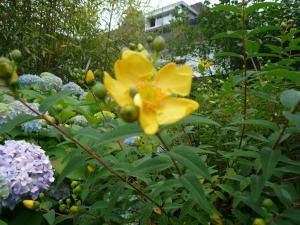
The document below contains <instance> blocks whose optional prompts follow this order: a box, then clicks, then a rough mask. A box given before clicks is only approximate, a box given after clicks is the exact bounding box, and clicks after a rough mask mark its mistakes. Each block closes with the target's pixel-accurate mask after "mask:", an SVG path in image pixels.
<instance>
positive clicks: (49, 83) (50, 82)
mask: <svg viewBox="0 0 300 225" xmlns="http://www.w3.org/2000/svg"><path fill="white" fill-rule="evenodd" d="M62 84H63V82H62V79H60V78H59V77H58V76H55V75H54V74H52V73H48V72H44V73H42V74H41V85H40V86H41V90H42V91H51V90H56V91H58V90H60V88H61V86H62Z"/></svg>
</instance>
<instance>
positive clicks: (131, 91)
mask: <svg viewBox="0 0 300 225" xmlns="http://www.w3.org/2000/svg"><path fill="white" fill-rule="evenodd" d="M137 93H138V91H137V89H136V88H130V89H129V95H130V97H132V98H134V96H135V95H136V94H137Z"/></svg>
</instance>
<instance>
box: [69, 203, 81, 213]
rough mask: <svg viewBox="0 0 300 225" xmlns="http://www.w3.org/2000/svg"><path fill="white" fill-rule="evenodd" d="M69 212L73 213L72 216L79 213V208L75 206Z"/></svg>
mask: <svg viewBox="0 0 300 225" xmlns="http://www.w3.org/2000/svg"><path fill="white" fill-rule="evenodd" d="M69 212H70V213H72V214H75V213H78V212H79V207H78V206H77V205H73V206H71V208H70V210H69Z"/></svg>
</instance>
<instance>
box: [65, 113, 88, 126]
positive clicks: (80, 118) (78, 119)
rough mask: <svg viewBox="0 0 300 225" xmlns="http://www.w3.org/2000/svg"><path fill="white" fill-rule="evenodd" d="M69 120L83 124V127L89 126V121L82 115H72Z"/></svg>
mask: <svg viewBox="0 0 300 225" xmlns="http://www.w3.org/2000/svg"><path fill="white" fill-rule="evenodd" d="M69 122H70V123H73V124H76V125H79V126H82V127H85V126H87V125H88V123H89V122H88V121H87V119H86V118H85V117H84V116H82V115H77V116H74V117H72V118H71V119H69Z"/></svg>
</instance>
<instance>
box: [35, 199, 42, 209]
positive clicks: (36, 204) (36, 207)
mask: <svg viewBox="0 0 300 225" xmlns="http://www.w3.org/2000/svg"><path fill="white" fill-rule="evenodd" d="M40 205H41V203H40V202H39V201H34V202H33V208H34V209H38V208H39V207H40Z"/></svg>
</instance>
